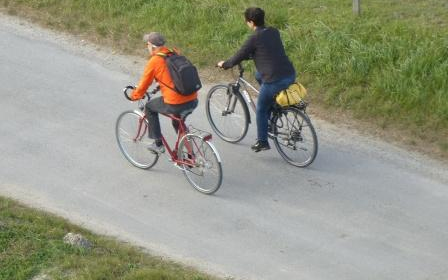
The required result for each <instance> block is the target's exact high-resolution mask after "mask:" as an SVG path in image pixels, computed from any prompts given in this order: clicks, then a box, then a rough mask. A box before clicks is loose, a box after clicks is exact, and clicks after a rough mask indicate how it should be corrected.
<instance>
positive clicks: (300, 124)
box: [272, 107, 318, 167]
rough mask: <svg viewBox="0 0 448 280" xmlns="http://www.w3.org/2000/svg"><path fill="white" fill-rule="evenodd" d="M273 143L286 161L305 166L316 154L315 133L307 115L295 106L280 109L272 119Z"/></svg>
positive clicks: (311, 161)
mask: <svg viewBox="0 0 448 280" xmlns="http://www.w3.org/2000/svg"><path fill="white" fill-rule="evenodd" d="M272 123H273V124H274V137H273V140H274V144H275V147H276V148H277V151H278V152H279V154H280V155H281V156H282V157H283V159H285V160H286V161H287V162H288V163H290V164H292V165H294V166H297V167H306V166H308V165H310V164H311V163H313V161H314V159H315V158H316V155H317V149H318V148H317V146H318V144H317V135H316V131H315V130H314V127H313V125H312V124H311V121H310V119H309V118H308V116H306V115H305V113H303V112H302V111H301V110H300V109H298V108H296V107H287V108H283V109H281V110H280V112H279V113H276V115H274V118H273V119H272Z"/></svg>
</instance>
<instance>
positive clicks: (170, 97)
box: [131, 32, 198, 153]
mask: <svg viewBox="0 0 448 280" xmlns="http://www.w3.org/2000/svg"><path fill="white" fill-rule="evenodd" d="M143 41H144V42H145V43H147V46H148V51H149V54H150V58H149V60H148V63H147V64H146V67H145V70H144V71H143V75H142V77H141V79H140V82H139V83H138V86H137V88H136V89H135V90H134V91H133V92H132V94H131V99H132V100H138V99H141V98H142V97H143V96H144V95H145V93H146V91H147V90H148V87H149V86H150V85H151V84H152V83H153V81H154V80H155V81H160V83H159V85H160V91H161V92H162V96H161V97H156V98H152V99H151V100H150V101H149V102H148V103H146V106H145V109H146V116H147V118H148V122H149V127H150V129H149V138H152V139H154V142H153V143H152V144H151V145H150V146H149V147H148V149H149V150H151V151H153V152H156V153H162V152H164V147H163V143H162V140H161V139H162V133H161V130H160V122H159V114H158V113H164V114H175V115H179V114H181V113H182V112H183V111H186V110H192V109H194V108H196V107H197V105H198V100H197V92H194V93H193V94H190V95H187V96H185V95H181V94H180V93H177V92H176V91H174V90H173V89H174V88H175V86H174V83H173V80H172V79H171V75H170V72H169V70H168V67H167V65H166V61H165V58H164V57H163V55H158V54H165V55H166V54H169V53H170V52H171V50H170V49H168V48H167V47H166V46H165V42H166V41H165V38H164V37H163V36H162V35H161V34H160V33H158V32H151V33H148V34H145V35H144V36H143ZM177 126H178V123H177V121H173V127H174V129H175V130H177Z"/></svg>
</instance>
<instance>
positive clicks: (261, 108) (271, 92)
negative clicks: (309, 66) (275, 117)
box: [255, 72, 296, 141]
mask: <svg viewBox="0 0 448 280" xmlns="http://www.w3.org/2000/svg"><path fill="white" fill-rule="evenodd" d="M255 78H256V80H257V81H258V83H259V84H260V86H261V87H260V94H259V95H258V100H257V116H256V117H257V138H258V140H260V141H268V122H269V117H270V115H271V110H272V105H273V104H274V102H275V100H274V97H275V95H276V94H277V93H278V92H279V91H281V90H284V89H286V88H288V86H289V85H291V84H292V83H294V81H295V79H296V75H295V74H293V75H290V76H288V77H284V78H281V79H279V80H277V81H275V82H272V83H265V82H263V81H262V80H261V75H260V74H259V73H258V72H257V73H256V74H255Z"/></svg>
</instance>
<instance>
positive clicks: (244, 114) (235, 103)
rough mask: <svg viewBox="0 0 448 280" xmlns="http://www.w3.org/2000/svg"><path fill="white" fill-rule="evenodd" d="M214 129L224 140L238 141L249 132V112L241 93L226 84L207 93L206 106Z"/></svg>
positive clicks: (208, 117)
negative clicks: (234, 92) (232, 90)
mask: <svg viewBox="0 0 448 280" xmlns="http://www.w3.org/2000/svg"><path fill="white" fill-rule="evenodd" d="M205 110H206V113H207V119H208V121H209V123H210V125H211V127H212V129H213V130H214V131H215V132H216V134H218V136H219V137H220V138H221V139H223V140H224V141H227V142H231V143H237V142H239V141H241V140H242V139H243V138H244V136H246V134H247V129H248V127H249V112H248V109H247V106H246V103H244V100H243V98H242V97H241V95H236V94H233V93H231V92H230V89H229V87H228V86H226V85H217V86H214V87H213V88H212V89H210V91H209V92H208V94H207V101H206V107H205Z"/></svg>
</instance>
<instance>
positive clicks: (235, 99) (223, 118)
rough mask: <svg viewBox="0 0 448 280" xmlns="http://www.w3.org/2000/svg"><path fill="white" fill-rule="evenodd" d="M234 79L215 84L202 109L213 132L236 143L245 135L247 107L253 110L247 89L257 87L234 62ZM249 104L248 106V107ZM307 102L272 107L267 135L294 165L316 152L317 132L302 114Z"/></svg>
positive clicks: (305, 161)
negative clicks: (236, 69)
mask: <svg viewBox="0 0 448 280" xmlns="http://www.w3.org/2000/svg"><path fill="white" fill-rule="evenodd" d="M238 70H239V76H238V79H237V80H236V82H234V83H230V84H228V85H216V86H214V87H212V88H211V89H210V91H209V92H208V94H207V100H206V107H205V109H206V112H207V118H208V121H209V123H210V125H211V127H212V129H213V130H214V131H215V133H216V134H217V135H218V136H219V137H220V138H221V139H223V140H224V141H227V142H230V143H237V142H239V141H241V140H242V139H243V138H244V137H245V136H246V134H247V131H248V128H249V123H250V122H251V119H250V114H249V108H248V107H249V106H250V107H251V108H252V110H253V111H254V112H255V111H256V106H255V103H254V101H253V99H252V96H251V95H250V94H249V91H253V92H255V93H256V94H258V93H259V92H258V90H257V89H256V88H255V87H254V86H253V85H251V84H250V83H249V82H248V81H246V80H245V79H244V78H243V74H244V68H243V67H242V66H241V64H239V65H238ZM248 104H249V106H248ZM306 107H307V103H305V102H301V103H299V104H297V105H293V106H288V107H281V106H279V105H277V104H275V105H274V107H273V108H272V115H271V118H270V122H269V138H270V139H272V140H273V141H274V144H275V147H276V148H277V151H278V152H279V153H280V155H281V156H282V157H283V159H285V160H286V161H287V162H288V163H290V164H292V165H294V166H297V167H306V166H309V165H310V164H311V163H312V162H313V161H314V159H315V158H316V155H317V149H318V144H317V135H316V131H315V129H314V127H313V125H312V123H311V120H310V118H309V116H308V114H307V113H306Z"/></svg>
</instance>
